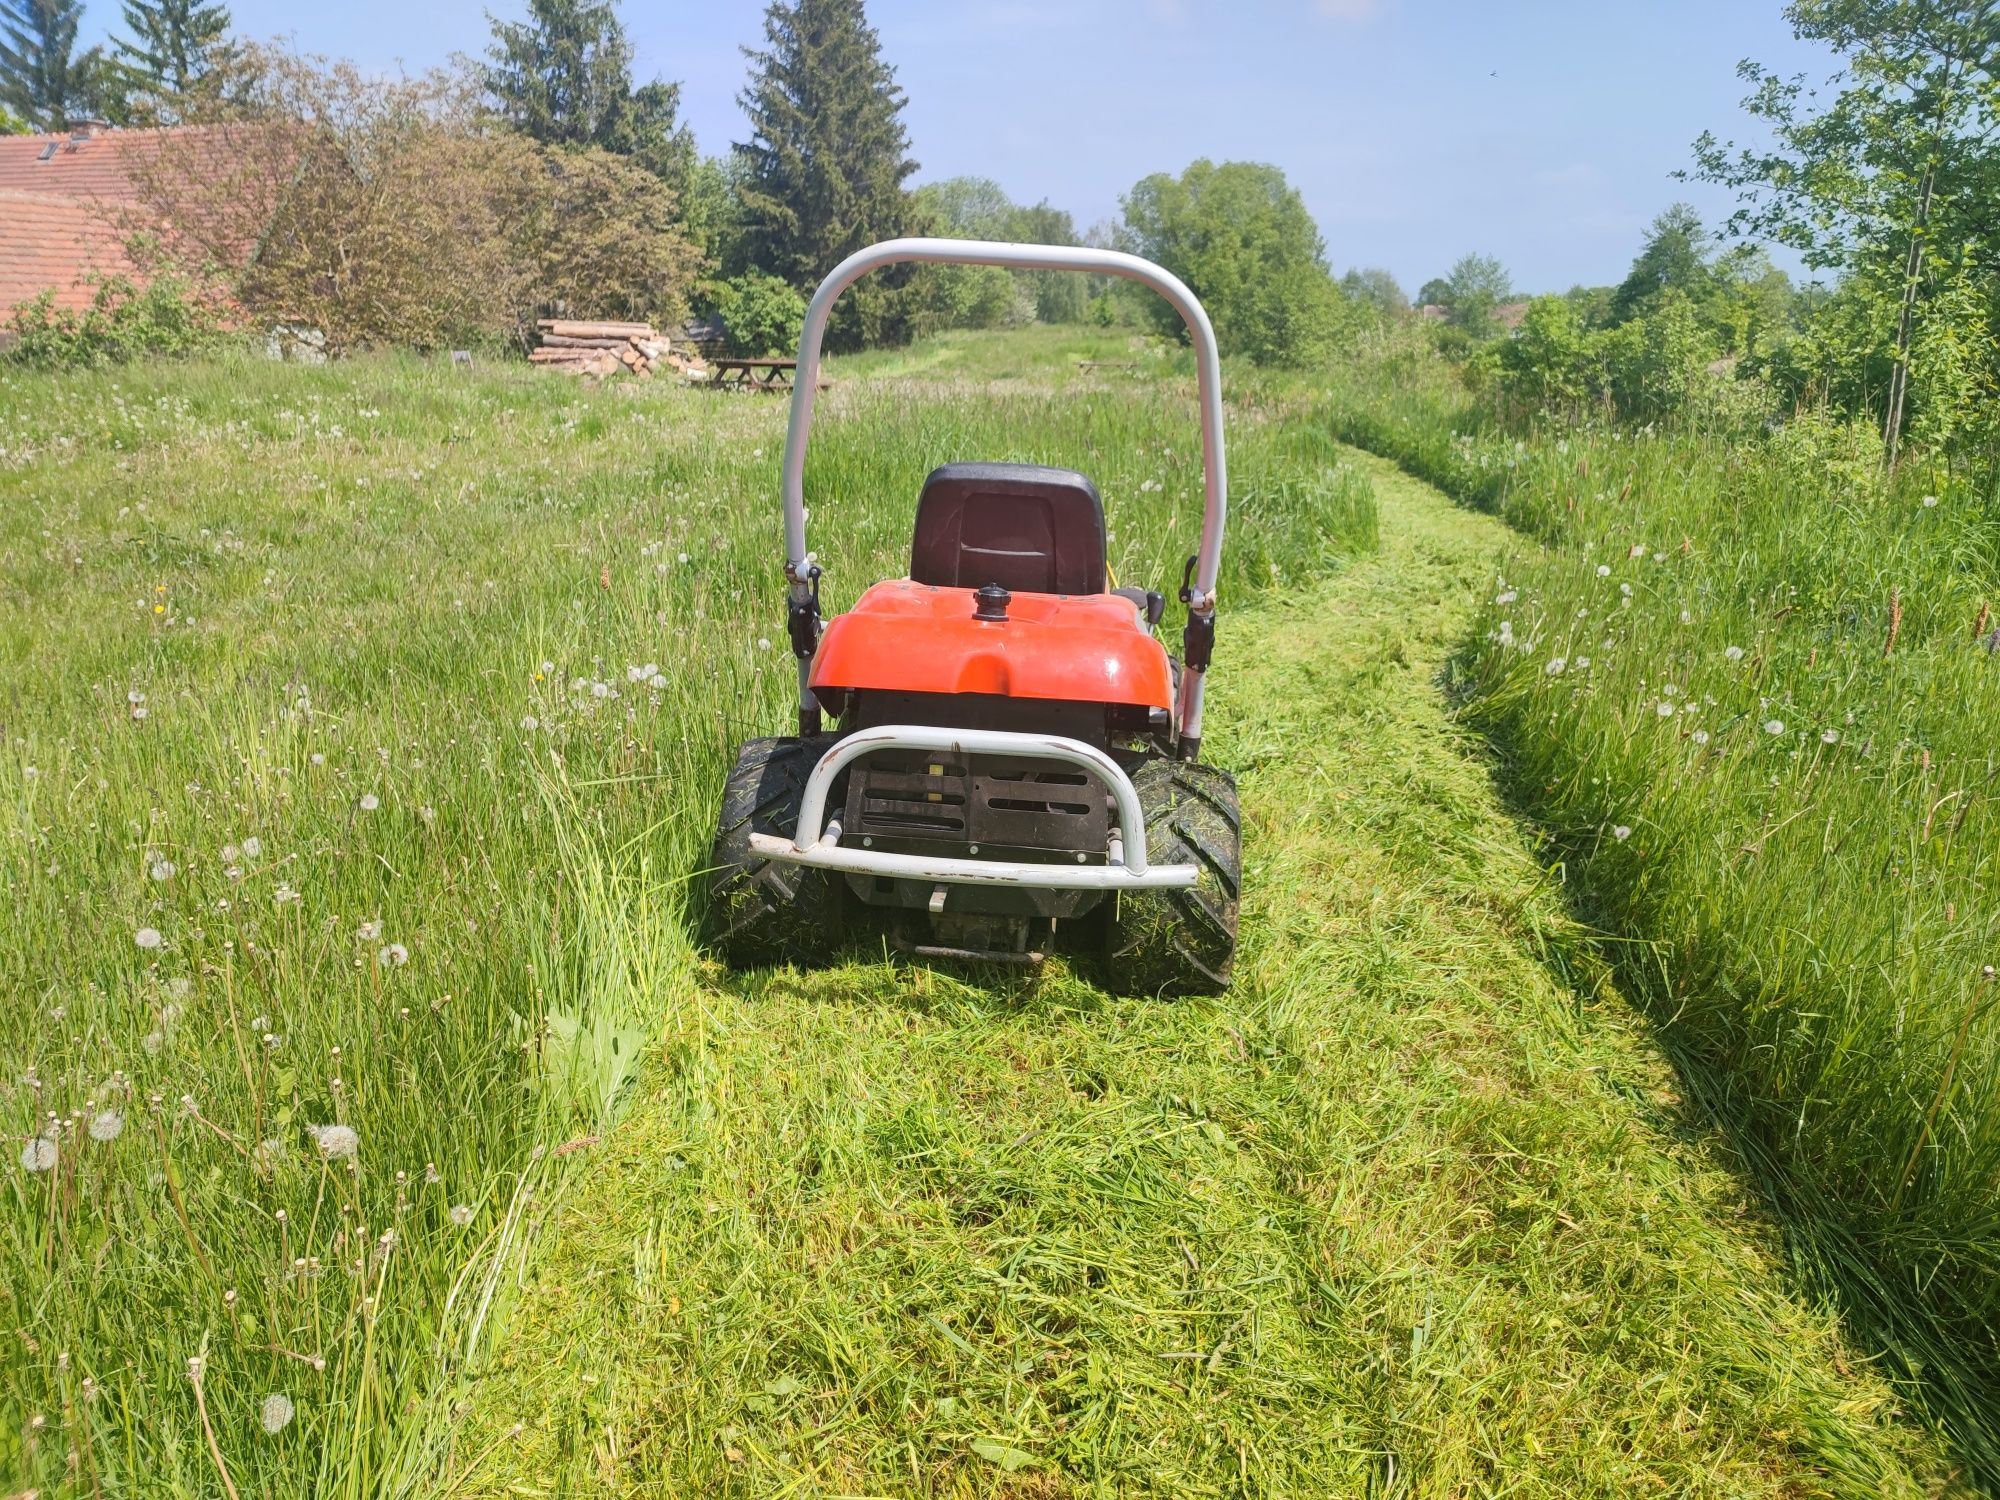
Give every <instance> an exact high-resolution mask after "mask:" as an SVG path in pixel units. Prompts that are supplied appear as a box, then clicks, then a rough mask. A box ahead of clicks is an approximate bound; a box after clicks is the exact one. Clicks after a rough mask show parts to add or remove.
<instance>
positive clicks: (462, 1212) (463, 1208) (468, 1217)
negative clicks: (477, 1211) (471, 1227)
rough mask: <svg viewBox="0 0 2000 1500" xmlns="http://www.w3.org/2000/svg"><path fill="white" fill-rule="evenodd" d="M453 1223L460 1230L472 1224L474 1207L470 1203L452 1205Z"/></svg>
mask: <svg viewBox="0 0 2000 1500" xmlns="http://www.w3.org/2000/svg"><path fill="white" fill-rule="evenodd" d="M451 1222H452V1223H453V1224H454V1225H455V1226H456V1227H458V1228H460V1229H463V1228H465V1226H466V1225H468V1224H470V1223H471V1222H472V1205H471V1204H470V1203H454V1204H452V1206H451Z"/></svg>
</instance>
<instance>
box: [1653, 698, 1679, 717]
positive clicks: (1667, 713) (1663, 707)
mask: <svg viewBox="0 0 2000 1500" xmlns="http://www.w3.org/2000/svg"><path fill="white" fill-rule="evenodd" d="M1653 712H1654V713H1656V714H1658V715H1659V716H1660V717H1661V718H1663V719H1671V718H1672V717H1673V716H1674V706H1673V704H1671V703H1669V702H1668V701H1667V700H1666V699H1664V698H1662V699H1661V700H1660V701H1659V702H1658V703H1657V704H1655V705H1654V707H1653Z"/></svg>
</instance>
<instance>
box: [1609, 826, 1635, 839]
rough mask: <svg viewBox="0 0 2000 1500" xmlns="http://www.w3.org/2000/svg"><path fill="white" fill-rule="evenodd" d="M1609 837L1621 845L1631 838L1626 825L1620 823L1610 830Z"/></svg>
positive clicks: (1630, 832) (1630, 831)
mask: <svg viewBox="0 0 2000 1500" xmlns="http://www.w3.org/2000/svg"><path fill="white" fill-rule="evenodd" d="M1611 836H1612V837H1613V838H1614V839H1616V840H1618V842H1619V843H1621V844H1622V843H1624V842H1625V840H1627V839H1629V838H1630V837H1632V829H1631V827H1630V826H1629V825H1628V824H1625V823H1620V824H1619V825H1618V826H1617V827H1616V828H1614V829H1612V830H1611Z"/></svg>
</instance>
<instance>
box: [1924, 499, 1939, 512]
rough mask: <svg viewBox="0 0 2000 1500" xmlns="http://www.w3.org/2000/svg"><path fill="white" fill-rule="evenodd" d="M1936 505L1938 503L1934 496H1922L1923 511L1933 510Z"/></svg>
mask: <svg viewBox="0 0 2000 1500" xmlns="http://www.w3.org/2000/svg"><path fill="white" fill-rule="evenodd" d="M1937 503H1938V501H1937V496H1936V495H1926V496H1924V509H1925V510H1935V509H1936V508H1937Z"/></svg>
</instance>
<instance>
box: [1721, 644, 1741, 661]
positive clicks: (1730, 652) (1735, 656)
mask: <svg viewBox="0 0 2000 1500" xmlns="http://www.w3.org/2000/svg"><path fill="white" fill-rule="evenodd" d="M1722 654H1723V655H1724V656H1726V657H1728V658H1729V659H1730V660H1731V661H1741V660H1743V648H1742V647H1741V646H1724V647H1723V648H1722Z"/></svg>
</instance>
